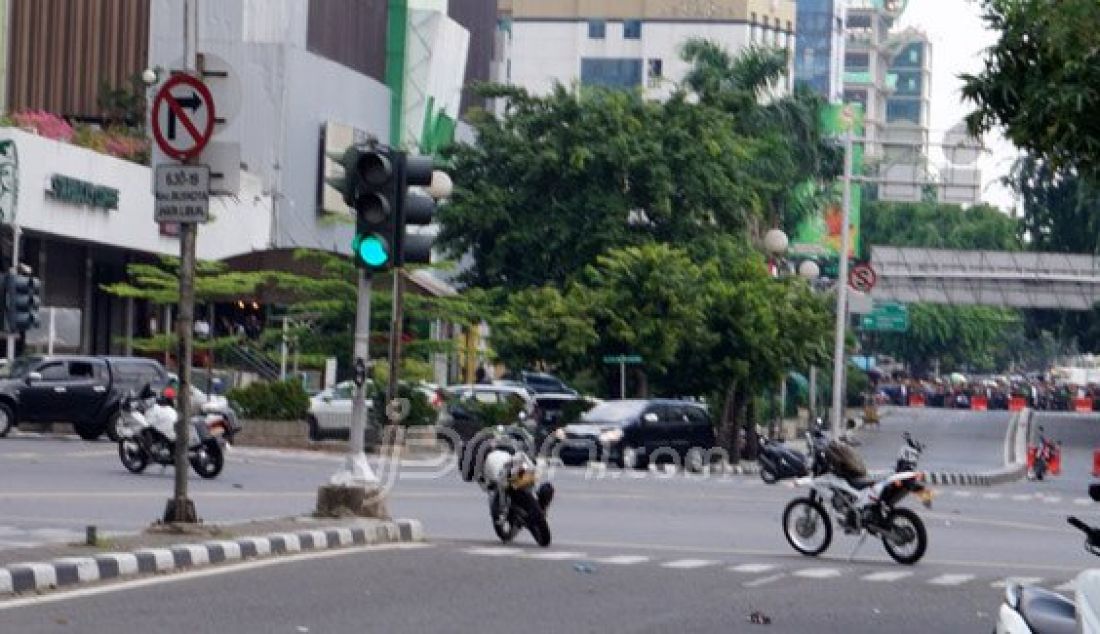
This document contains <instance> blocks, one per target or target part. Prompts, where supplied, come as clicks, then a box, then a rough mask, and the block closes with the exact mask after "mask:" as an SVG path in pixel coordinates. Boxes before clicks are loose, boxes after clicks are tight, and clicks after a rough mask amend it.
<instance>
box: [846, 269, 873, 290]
mask: <svg viewBox="0 0 1100 634" xmlns="http://www.w3.org/2000/svg"><path fill="white" fill-rule="evenodd" d="M877 281H878V275H876V274H875V270H874V269H872V268H871V265H870V264H857V265H855V266H853V267H852V270H851V271H849V272H848V285H849V286H851V287H852V288H854V289H856V290H857V291H859V292H861V293H869V292H871V289H872V288H874V287H875V282H877Z"/></svg>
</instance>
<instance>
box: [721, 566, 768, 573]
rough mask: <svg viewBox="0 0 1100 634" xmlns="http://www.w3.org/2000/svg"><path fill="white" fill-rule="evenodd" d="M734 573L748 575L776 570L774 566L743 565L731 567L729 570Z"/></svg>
mask: <svg viewBox="0 0 1100 634" xmlns="http://www.w3.org/2000/svg"><path fill="white" fill-rule="evenodd" d="M729 569H730V570H731V571H733V572H744V573H747V574H759V573H761V572H767V571H769V570H774V569H775V565H774V564H741V565H739V566H730V568H729Z"/></svg>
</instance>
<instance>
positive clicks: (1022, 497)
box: [1012, 493, 1032, 502]
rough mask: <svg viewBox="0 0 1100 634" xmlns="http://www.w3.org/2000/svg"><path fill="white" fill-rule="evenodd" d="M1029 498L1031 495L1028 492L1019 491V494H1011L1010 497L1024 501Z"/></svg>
mask: <svg viewBox="0 0 1100 634" xmlns="http://www.w3.org/2000/svg"><path fill="white" fill-rule="evenodd" d="M1031 498H1032V495H1031V494H1030V493H1021V494H1019V495H1014V496H1012V499H1013V500H1016V501H1017V502H1024V501H1026V500H1030V499H1031Z"/></svg>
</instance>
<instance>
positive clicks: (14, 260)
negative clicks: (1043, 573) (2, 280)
mask: <svg viewBox="0 0 1100 634" xmlns="http://www.w3.org/2000/svg"><path fill="white" fill-rule="evenodd" d="M13 206H14V205H13ZM22 237H23V230H22V229H20V228H19V223H18V222H17V221H16V220H15V218H14V217H13V218H12V221H11V270H10V273H11V274H12V275H19V243H20V242H22ZM0 299H7V298H0ZM7 330H8V331H9V332H8V335H7V343H8V348H7V351H8V367H9V368H10V367H11V364H12V363H14V362H15V344H16V341H17V340H18V339H19V333H16V332H12V331H11V330H12V326H11V324H8V325H7Z"/></svg>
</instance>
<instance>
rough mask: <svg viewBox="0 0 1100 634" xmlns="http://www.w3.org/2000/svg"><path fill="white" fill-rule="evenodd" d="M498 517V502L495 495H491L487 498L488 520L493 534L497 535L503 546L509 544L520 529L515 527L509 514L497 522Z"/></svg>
mask: <svg viewBox="0 0 1100 634" xmlns="http://www.w3.org/2000/svg"><path fill="white" fill-rule="evenodd" d="M499 517H500V501H499V499H498V498H497V496H496V494H495V493H493V494H492V497H490V498H489V519H491V520H492V522H493V532H494V533H496V534H497V537H499V538H500V541H502V542H504V543H505V544H507V543H509V542H511V541H512V540H513V539H515V538H516V535H518V534H519V529H520V527H519V526H517V525H516V523H515V521H514V520H513V518H512V516H511V514H509V515H508V517H507V518H505V519H504V521H498V519H497V518H499Z"/></svg>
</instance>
